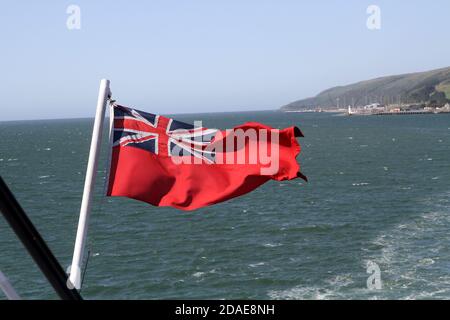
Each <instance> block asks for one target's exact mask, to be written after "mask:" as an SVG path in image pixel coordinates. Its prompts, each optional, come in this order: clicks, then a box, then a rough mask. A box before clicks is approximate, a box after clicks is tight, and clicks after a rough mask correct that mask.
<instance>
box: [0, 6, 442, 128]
mask: <svg viewBox="0 0 450 320" xmlns="http://www.w3.org/2000/svg"><path fill="white" fill-rule="evenodd" d="M70 4H76V5H78V6H79V7H80V9H81V29H80V30H68V29H67V27H66V20H67V18H68V16H69V15H68V14H67V13H66V9H67V7H68V6H69V5H70ZM370 4H376V5H378V6H379V7H380V8H381V30H377V31H371V30H368V29H367V27H366V20H367V17H368V15H367V13H366V8H367V7H368V5H370ZM0 12H1V15H0V39H1V55H0V57H1V59H0V70H1V78H0V94H1V100H0V108H1V112H0V121H1V120H13V119H39V118H41V119H42V118H66V117H91V116H93V115H94V108H95V102H96V97H97V91H98V84H99V80H100V79H101V78H108V79H110V80H111V83H112V91H113V94H114V97H115V98H116V99H117V100H118V101H119V102H121V103H123V104H126V105H130V106H134V107H136V108H140V109H143V110H146V111H149V112H154V113H184V112H210V111H211V112H212V111H214V112H215V111H233V110H258V109H275V108H278V107H279V106H281V105H283V104H286V103H288V102H291V101H293V100H297V99H300V98H304V97H307V96H312V95H315V94H317V93H318V92H320V91H321V90H323V89H326V88H328V87H331V86H335V85H342V84H347V83H351V82H355V81H359V80H364V79H368V78H371V77H376V76H382V75H389V74H397V73H406V72H413V71H422V70H428V69H434V68H440V67H445V66H449V65H450V41H449V29H450V26H449V24H448V14H449V12H450V1H448V0H432V1H425V0H416V1H414V0H410V1H406V0H396V1H392V0H391V1H388V0H383V1H378V0H372V1H365V0H346V1H337V0H336V1H332V0H328V1H325V0H322V1H320V0H317V1H308V2H307V1H301V0H297V1H264V0H258V1H256V0H255V1H248V0H245V1H244V0H241V1H232V0H227V1H225V0H223V1H219V0H217V1H206V0H205V1H195V0H191V1H180V0H177V1H175V0H164V1H163V0H161V1H100V0H83V1H81V0H78V1H77V0H74V1H61V0H59V1H57V0H54V1H20V0H16V1H3V2H2V3H1V5H0Z"/></svg>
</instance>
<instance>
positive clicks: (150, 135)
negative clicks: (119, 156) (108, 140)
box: [113, 105, 217, 163]
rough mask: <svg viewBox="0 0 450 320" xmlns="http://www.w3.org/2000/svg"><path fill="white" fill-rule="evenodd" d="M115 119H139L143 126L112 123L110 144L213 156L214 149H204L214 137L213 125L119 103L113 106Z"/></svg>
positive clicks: (172, 153) (200, 156) (181, 154)
mask: <svg viewBox="0 0 450 320" xmlns="http://www.w3.org/2000/svg"><path fill="white" fill-rule="evenodd" d="M114 119H128V120H133V121H138V122H139V123H140V124H141V127H144V128H145V130H135V129H133V128H127V127H126V126H124V127H114V134H113V146H118V145H121V146H131V147H136V148H140V149H143V150H146V151H149V152H152V153H156V154H161V152H162V153H163V154H167V155H168V156H187V155H191V156H194V157H198V158H202V159H204V160H205V161H207V162H210V163H211V162H214V160H215V153H214V152H209V151H207V150H204V149H205V148H206V146H207V145H208V144H209V143H210V142H211V140H212V139H213V138H214V136H215V134H216V132H217V130H215V129H205V128H195V127H194V126H193V125H191V124H188V123H184V122H181V121H177V120H173V119H167V118H164V117H160V116H157V115H154V114H151V113H147V112H143V111H137V110H134V109H130V108H126V107H123V106H118V105H116V106H115V107H114ZM161 132H163V133H161ZM166 149H167V150H166Z"/></svg>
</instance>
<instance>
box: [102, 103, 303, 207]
mask: <svg viewBox="0 0 450 320" xmlns="http://www.w3.org/2000/svg"><path fill="white" fill-rule="evenodd" d="M113 110H114V126H113V133H112V139H111V140H112V141H111V142H112V154H111V167H110V173H109V183H108V191H107V195H109V196H124V197H129V198H133V199H137V200H141V201H145V202H147V203H150V204H152V205H155V206H171V207H175V208H179V209H183V210H194V209H197V208H201V207H205V206H208V205H212V204H215V203H218V202H222V201H225V200H228V199H231V198H234V197H237V196H240V195H243V194H245V193H247V192H250V191H252V190H253V189H255V188H257V187H258V186H260V185H262V184H263V183H265V182H266V181H268V180H271V179H273V180H291V179H295V178H302V179H305V180H306V177H305V176H304V175H303V174H302V173H301V172H300V166H299V165H298V163H297V161H296V156H297V155H298V154H299V153H300V145H299V144H298V142H297V140H296V137H301V136H303V135H302V133H301V131H300V130H299V129H298V128H297V127H290V128H287V129H282V130H278V129H274V128H271V127H268V126H265V125H262V124H259V123H253V122H249V123H246V124H244V125H241V126H239V127H235V128H233V129H228V130H216V129H206V128H203V127H202V126H201V125H197V123H195V125H190V124H186V123H183V122H180V121H176V120H173V119H169V118H165V117H162V116H158V115H154V114H150V113H146V112H142V111H138V110H134V109H131V108H127V107H123V106H119V105H114V106H113Z"/></svg>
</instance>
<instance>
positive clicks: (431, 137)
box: [0, 112, 450, 299]
mask: <svg viewBox="0 0 450 320" xmlns="http://www.w3.org/2000/svg"><path fill="white" fill-rule="evenodd" d="M175 117H176V118H177V119H179V120H181V121H185V122H189V121H194V120H203V125H204V126H206V127H209V128H223V129H224V128H229V127H233V126H236V125H238V124H242V123H244V122H247V121H258V122H262V123H266V124H268V125H271V126H274V127H280V128H281V127H287V126H291V125H297V126H299V127H300V128H301V129H302V131H303V133H304V134H305V137H304V138H301V139H300V140H299V141H300V143H301V145H302V153H301V155H300V156H299V157H298V161H299V162H300V163H301V165H302V171H303V173H304V174H305V175H307V176H308V178H309V182H308V183H305V182H303V181H302V180H300V179H298V180H293V181H286V182H276V181H270V182H268V183H266V184H265V185H263V186H262V187H260V188H259V189H257V190H255V191H254V192H252V193H250V194H247V195H245V196H242V197H239V198H236V199H233V200H230V201H228V202H225V203H222V204H219V205H215V206H212V207H208V208H204V209H201V210H197V211H193V212H184V211H179V210H176V209H171V208H156V207H152V206H150V205H147V204H145V203H141V202H138V201H134V200H130V199H125V198H105V197H102V190H103V185H104V179H105V169H106V167H105V165H106V159H107V149H106V148H103V149H102V154H101V160H100V165H99V171H98V177H99V178H98V180H97V183H96V192H95V199H94V205H93V212H92V216H91V221H90V229H89V241H88V248H89V259H88V263H87V269H86V272H85V277H84V286H83V289H82V292H81V294H82V295H83V297H84V298H86V299H167V298H174V299H441V298H446V299H449V298H450V115H448V114H447V115H412V116H366V117H347V116H340V115H336V114H328V113H314V114H306V113H280V112H251V113H250V112H249V113H216V114H195V115H193V114H191V115H178V116H175ZM92 124H93V119H74V120H42V121H19V122H0V174H1V176H2V177H3V178H4V179H5V181H6V182H7V183H8V184H9V186H10V188H11V189H12V191H13V192H14V193H15V195H16V197H17V199H18V200H19V201H20V203H21V204H22V206H23V208H24V209H25V211H26V212H27V213H28V215H29V216H30V218H31V220H32V221H33V222H34V224H35V225H36V227H37V228H38V230H39V231H40V232H41V233H42V235H43V237H44V239H45V240H46V241H47V242H48V244H49V246H50V248H51V249H52V250H53V252H54V254H55V255H56V257H57V258H58V260H59V261H60V262H61V264H62V265H63V266H64V268H66V267H67V266H69V264H70V262H71V258H72V252H73V245H74V241H75V234H76V227H77V223H78V214H79V208H80V201H81V196H82V190H83V184H84V176H85V170H86V164H87V158H88V151H89V144H90V138H91V131H92ZM374 264H375V265H376V266H378V267H379V270H380V274H379V275H380V281H381V285H382V287H381V289H376V288H369V287H368V285H367V279H368V277H369V276H371V273H368V266H370V265H374ZM0 270H1V271H3V273H5V274H6V275H7V276H8V277H9V278H10V280H11V282H12V284H13V286H14V287H15V288H16V290H17V291H18V293H19V294H20V295H21V296H22V297H23V298H26V299H56V298H57V296H56V295H55V294H54V292H53V290H52V288H51V287H50V285H49V284H48V283H47V281H46V279H45V278H44V276H43V275H42V274H41V273H40V271H39V269H38V268H37V266H36V265H35V264H34V262H33V260H32V259H31V258H30V257H29V256H28V254H27V253H26V251H25V249H24V247H23V246H22V245H21V243H20V242H19V241H18V240H17V238H16V237H15V235H14V234H13V232H12V231H11V229H10V228H9V226H8V225H7V223H6V221H5V220H4V219H3V218H2V217H1V218H0ZM369 271H370V269H369ZM2 298H5V297H4V296H3V295H2V294H1V293H0V299H2Z"/></svg>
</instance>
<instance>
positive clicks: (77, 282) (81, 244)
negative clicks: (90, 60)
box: [67, 79, 110, 289]
mask: <svg viewBox="0 0 450 320" xmlns="http://www.w3.org/2000/svg"><path fill="white" fill-rule="evenodd" d="M109 95H110V90H109V80H106V79H102V80H101V81H100V90H99V92H98V99H97V111H96V113H95V120H94V129H93V132H92V140H91V149H90V151H89V160H88V165H87V170H86V180H85V182H84V191H83V199H82V201H81V209H80V218H79V221H78V230H77V237H76V240H75V248H74V251H73V258H72V265H71V268H70V276H69V282H68V283H67V284H68V285H69V286H73V287H75V288H76V289H80V288H81V264H82V262H83V255H84V248H85V246H86V238H87V230H88V224H89V216H90V212H91V204H92V194H93V191H94V185H95V178H96V176H97V164H98V157H99V154H100V145H101V142H102V131H103V120H104V118H105V109H106V103H107V100H108V96H109Z"/></svg>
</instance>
